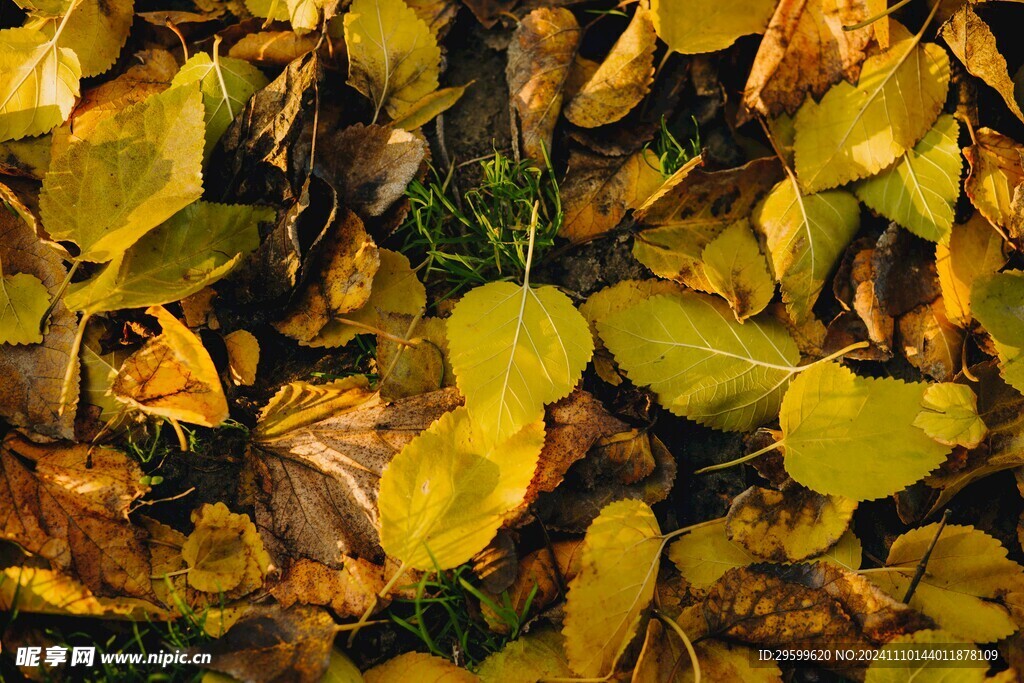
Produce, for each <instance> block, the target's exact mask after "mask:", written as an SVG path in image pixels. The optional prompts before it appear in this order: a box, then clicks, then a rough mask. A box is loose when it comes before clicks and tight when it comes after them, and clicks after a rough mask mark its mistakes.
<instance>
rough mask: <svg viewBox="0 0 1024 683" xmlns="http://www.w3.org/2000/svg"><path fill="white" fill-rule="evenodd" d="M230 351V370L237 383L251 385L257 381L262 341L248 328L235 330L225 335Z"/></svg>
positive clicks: (232, 379)
mask: <svg viewBox="0 0 1024 683" xmlns="http://www.w3.org/2000/svg"><path fill="white" fill-rule="evenodd" d="M224 346H225V347H227V351H228V372H229V373H230V375H231V381H232V382H234V383H235V384H236V385H240V386H245V387H251V386H252V385H253V384H255V383H256V368H257V367H258V366H259V363H260V343H259V342H258V341H257V340H256V337H255V336H253V333H252V332H249V331H248V330H235V331H234V332H232V333H231V334H229V335H227V336H226V337H224Z"/></svg>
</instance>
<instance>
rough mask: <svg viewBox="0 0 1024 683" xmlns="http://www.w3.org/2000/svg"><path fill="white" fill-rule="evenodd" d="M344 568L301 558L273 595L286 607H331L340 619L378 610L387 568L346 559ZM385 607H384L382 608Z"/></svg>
mask: <svg viewBox="0 0 1024 683" xmlns="http://www.w3.org/2000/svg"><path fill="white" fill-rule="evenodd" d="M343 562H344V564H343V566H342V568H341V569H334V568H333V567H329V566H327V565H326V564H322V563H320V562H315V561H313V560H308V559H306V558H303V557H300V558H295V559H293V560H292V561H291V563H290V564H289V565H288V569H287V570H286V571H285V572H284V575H283V576H282V577H281V580H280V581H279V582H276V583H275V584H274V585H273V587H271V588H270V593H271V594H272V595H273V596H274V599H276V600H277V601H278V602H279V603H281V605H282V606H284V607H285V608H288V607H291V606H292V605H293V604H295V603H296V602H299V603H302V604H303V605H330V607H331V609H332V610H333V611H334V613H335V614H336V615H338V616H340V617H358V616H359V615H361V614H363V613H365V612H366V611H367V610H370V609H373V608H375V607H377V606H378V605H377V595H378V594H379V593H380V592H381V591H382V590H383V589H384V585H385V580H384V568H383V567H379V566H377V565H375V564H373V563H371V562H367V561H366V560H362V559H359V558H355V557H346V558H345V559H344V561H343ZM379 606H383V605H379Z"/></svg>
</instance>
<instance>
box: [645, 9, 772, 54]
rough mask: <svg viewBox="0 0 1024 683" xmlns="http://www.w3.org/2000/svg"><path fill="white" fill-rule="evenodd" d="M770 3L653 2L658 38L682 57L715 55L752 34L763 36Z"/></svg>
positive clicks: (770, 13) (770, 15)
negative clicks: (703, 54)
mask: <svg viewBox="0 0 1024 683" xmlns="http://www.w3.org/2000/svg"><path fill="white" fill-rule="evenodd" d="M774 9H775V3H774V2H772V1H771V0H690V1H685V0H652V2H651V13H652V15H653V17H654V28H655V29H656V30H657V32H658V37H659V38H661V39H662V40H664V41H665V42H666V43H668V47H669V49H670V50H674V51H675V52H681V53H683V54H697V53H701V52H715V51H717V50H721V49H723V48H727V47H729V46H730V45H732V44H733V43H734V42H735V41H736V39H737V38H739V37H740V36H745V35H747V34H749V33H764V31H765V28H766V27H767V26H768V22H769V21H770V20H771V18H772V11H773V10H774Z"/></svg>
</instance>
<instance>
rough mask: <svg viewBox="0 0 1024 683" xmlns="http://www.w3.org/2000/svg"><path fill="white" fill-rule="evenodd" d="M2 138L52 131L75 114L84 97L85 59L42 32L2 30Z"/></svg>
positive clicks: (0, 56)
mask: <svg viewBox="0 0 1024 683" xmlns="http://www.w3.org/2000/svg"><path fill="white" fill-rule="evenodd" d="M0 71H2V72H3V73H4V79H3V84H0V102H3V104H2V105H0V141H3V140H20V139H21V138H24V137H28V136H32V135H42V134H43V133H48V132H50V131H51V130H53V129H54V128H56V127H57V126H59V125H60V124H61V123H63V122H64V121H65V120H67V118H68V116H69V115H70V114H71V110H72V108H73V107H74V106H75V98H77V97H78V93H79V89H78V88H79V86H78V81H79V79H80V78H81V77H82V67H81V63H80V62H79V61H78V56H77V55H76V54H75V52H74V51H73V50H70V49H68V48H66V47H58V46H57V44H56V41H54V40H53V39H52V38H51V39H48V38H47V37H46V36H45V35H44V34H43V33H42V32H41V31H37V30H34V29H31V28H8V29H4V30H3V31H0Z"/></svg>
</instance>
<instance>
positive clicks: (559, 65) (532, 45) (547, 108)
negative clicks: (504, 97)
mask: <svg viewBox="0 0 1024 683" xmlns="http://www.w3.org/2000/svg"><path fill="white" fill-rule="evenodd" d="M580 34H581V31H580V25H579V24H578V23H577V22H576V17H574V16H573V14H572V12H570V11H569V10H567V9H565V8H564V7H540V8H537V9H535V10H533V11H532V12H530V14H528V15H527V16H526V18H524V19H523V20H522V21H521V22H519V26H517V27H516V31H515V33H514V34H513V35H512V42H511V43H509V46H508V66H507V67H506V69H505V76H506V78H507V79H508V89H509V93H510V95H511V98H512V104H513V106H514V107H515V109H516V111H517V112H518V113H519V120H520V132H521V135H522V142H523V156H525V157H529V158H531V159H533V160H534V161H536V162H538V163H540V162H543V160H544V158H545V154H546V153H550V150H551V134H552V133H553V132H554V129H555V122H556V121H558V114H559V112H561V110H562V99H563V97H564V93H565V88H566V85H567V82H568V79H569V72H570V69H571V67H572V64H573V60H574V59H575V57H576V52H577V50H578V48H579V42H580Z"/></svg>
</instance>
